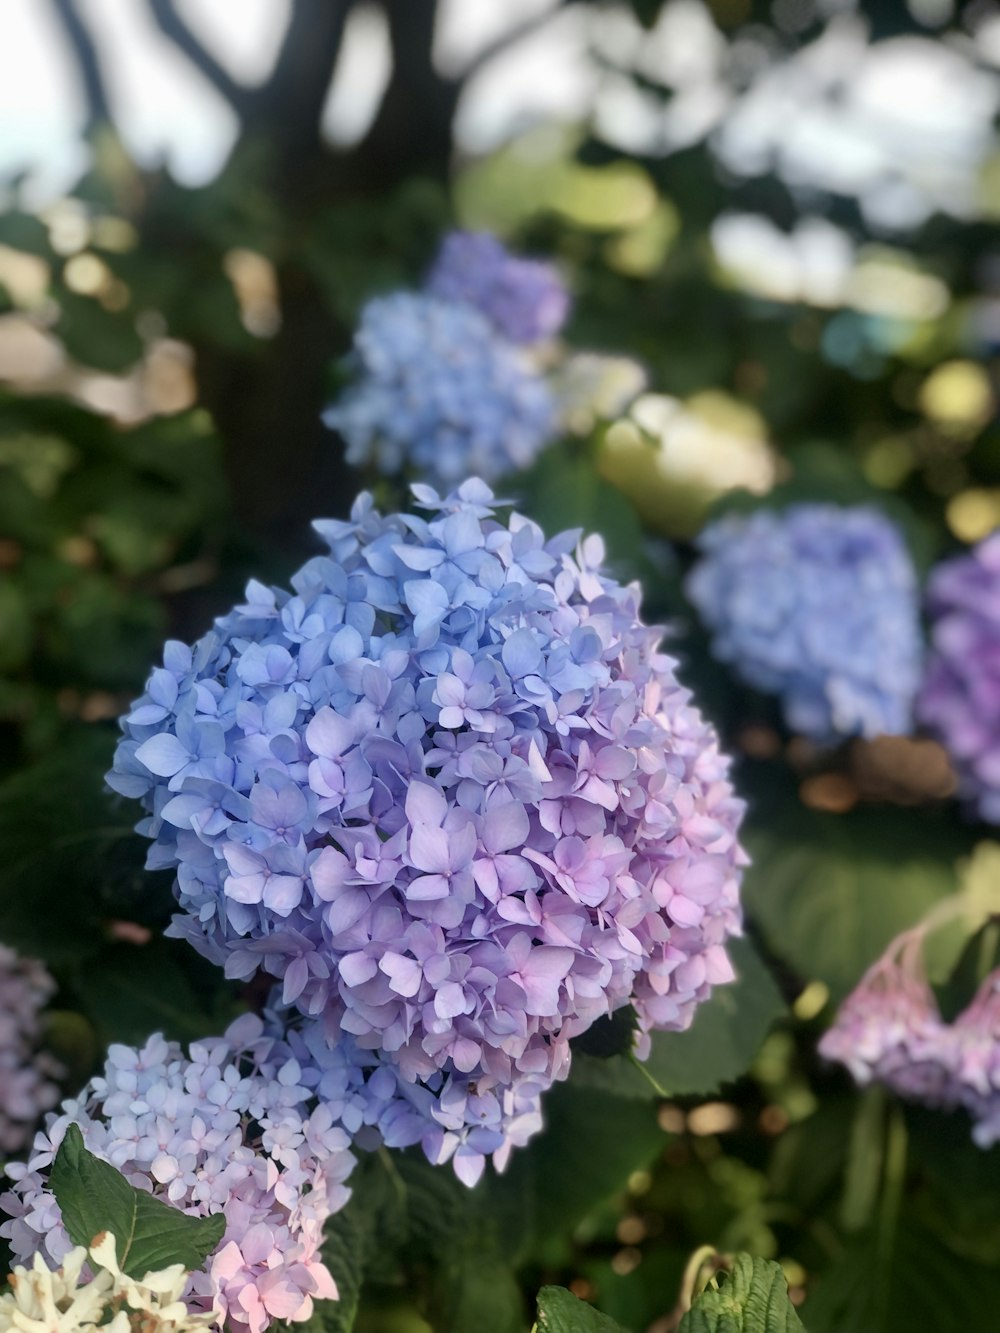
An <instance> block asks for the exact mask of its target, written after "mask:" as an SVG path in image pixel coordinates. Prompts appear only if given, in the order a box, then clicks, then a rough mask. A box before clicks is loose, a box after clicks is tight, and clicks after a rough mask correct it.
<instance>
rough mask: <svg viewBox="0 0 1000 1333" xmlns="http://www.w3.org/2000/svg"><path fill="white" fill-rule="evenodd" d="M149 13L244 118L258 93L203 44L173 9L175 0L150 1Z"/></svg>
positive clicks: (163, 32) (174, 43)
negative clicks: (235, 77)
mask: <svg viewBox="0 0 1000 1333" xmlns="http://www.w3.org/2000/svg"><path fill="white" fill-rule="evenodd" d="M149 8H150V12H151V13H152V16H153V18H154V20H155V21H156V26H157V27H158V28H159V30H160V32H161V33H162V34H163V36H164V37H166V38H167V40H168V41H170V42H172V43H173V45H174V46H176V47H177V49H178V51H180V52H181V53H182V54H183V55H185V56H186V57H187V59H188V60H189V61H190V62H191V64H192V65H194V67H195V69H196V70H198V72H199V73H200V74H202V75H204V77H205V78H206V79H207V80H208V81H209V83H210V84H211V85H212V87H213V88H214V89H215V90H216V92H218V93H220V94H221V95H222V96H223V97H224V98H225V99H226V101H227V102H228V103H229V105H230V106H231V107H232V108H233V110H234V111H235V112H236V114H237V115H238V116H239V117H240V118H241V119H245V118H246V117H247V115H248V114H249V113H250V111H251V109H252V107H253V103H254V100H255V98H256V95H257V90H256V89H255V88H247V87H246V85H245V84H242V83H238V82H237V81H236V80H235V79H234V78H233V76H232V75H231V74H230V73H229V71H228V70H227V69H225V68H224V66H223V65H221V64H220V63H219V61H218V60H216V58H215V56H213V55H212V53H211V52H210V51H209V50H208V49H207V48H206V47H204V46H203V45H202V44H201V42H200V41H199V39H198V38H197V37H196V36H195V34H194V33H193V32H192V30H191V29H190V28H189V27H188V25H187V23H186V22H185V21H184V19H183V18H181V16H180V14H178V12H177V10H176V9H175V8H174V0H149Z"/></svg>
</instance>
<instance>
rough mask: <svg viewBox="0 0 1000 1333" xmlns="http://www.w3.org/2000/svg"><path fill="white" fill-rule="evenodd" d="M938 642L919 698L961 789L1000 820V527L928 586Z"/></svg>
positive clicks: (925, 719)
mask: <svg viewBox="0 0 1000 1333" xmlns="http://www.w3.org/2000/svg"><path fill="white" fill-rule="evenodd" d="M927 602H928V610H929V612H930V617H931V625H932V628H931V643H932V650H931V653H930V658H929V661H928V664H927V674H926V677H925V679H924V683H923V686H922V688H921V692H920V697H919V699H918V702H917V713H918V716H919V718H920V720H921V721H922V722H924V723H926V724H927V726H928V727H930V728H931V729H932V730H933V731H934V732H935V733H936V734H937V735H938V737H939V738H940V739H941V741H942V743H943V744H944V745H945V747H946V749H947V750H948V753H949V755H950V756H951V759H952V761H953V762H954V764H955V768H956V770H957V773H958V780H959V790H960V792H961V793H962V794H963V795H964V796H965V797H966V798H967V799H968V800H969V801H970V802H971V803H972V804H973V805H974V806H975V808H976V810H977V811H978V813H979V815H980V817H981V818H983V819H985V820H988V821H989V822H990V823H994V824H998V823H1000V532H996V533H994V534H993V535H992V536H991V537H988V538H987V539H986V540H985V541H983V542H980V543H979V545H978V546H977V547H976V548H975V549H974V550H973V551H970V552H969V554H967V555H963V556H959V557H957V558H956V559H954V560H946V561H945V562H944V563H943V564H941V565H939V566H938V567H937V569H935V571H934V572H933V574H932V575H931V580H930V585H929V588H928V597H927Z"/></svg>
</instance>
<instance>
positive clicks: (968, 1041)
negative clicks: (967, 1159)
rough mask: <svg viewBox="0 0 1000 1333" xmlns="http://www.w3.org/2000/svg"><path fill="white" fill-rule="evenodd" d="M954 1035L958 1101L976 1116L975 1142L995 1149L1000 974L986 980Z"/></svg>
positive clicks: (999, 1106)
mask: <svg viewBox="0 0 1000 1333" xmlns="http://www.w3.org/2000/svg"><path fill="white" fill-rule="evenodd" d="M950 1033H951V1039H950V1042H949V1053H950V1066H951V1075H952V1087H953V1090H954V1100H955V1101H958V1102H961V1104H962V1105H963V1106H964V1107H965V1108H966V1110H967V1111H968V1112H969V1114H970V1115H971V1116H972V1119H973V1127H972V1138H973V1142H974V1143H976V1144H978V1146H979V1147H980V1148H991V1147H992V1146H993V1144H994V1143H996V1142H997V1141H998V1140H1000V971H995V972H991V973H990V974H989V976H988V977H986V979H985V980H984V981H983V983H982V985H981V986H980V987H979V990H978V992H977V993H976V995H975V997H974V998H973V1000H972V1003H971V1004H970V1005H969V1006H968V1007H967V1008H966V1009H964V1010H963V1011H962V1013H960V1014H959V1015H958V1017H957V1018H956V1019H955V1021H954V1023H952V1025H951V1030H950Z"/></svg>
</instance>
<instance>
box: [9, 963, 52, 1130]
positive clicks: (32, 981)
mask: <svg viewBox="0 0 1000 1333" xmlns="http://www.w3.org/2000/svg"><path fill="white" fill-rule="evenodd" d="M55 989H56V984H55V982H54V981H53V980H52V978H51V977H50V976H49V974H48V972H47V971H46V970H45V968H44V967H43V966H42V964H41V963H39V962H37V961H36V960H35V959H33V958H21V957H19V956H18V955H17V954H16V953H15V952H14V950H13V949H8V948H7V947H6V946H5V945H3V944H0V1153H10V1152H17V1151H18V1149H20V1148H22V1147H23V1146H24V1144H25V1143H26V1142H27V1141H28V1139H29V1138H30V1137H31V1134H32V1131H33V1130H34V1128H35V1125H36V1124H37V1122H38V1120H39V1118H40V1116H41V1115H42V1112H43V1111H47V1110H48V1109H49V1107H51V1106H53V1105H55V1102H56V1099H57V1097H58V1096H59V1090H58V1088H57V1087H56V1085H55V1083H54V1082H53V1081H52V1080H53V1079H54V1078H55V1077H58V1075H59V1073H60V1070H59V1066H58V1064H57V1063H56V1062H55V1061H54V1060H53V1059H52V1057H51V1056H49V1055H47V1054H46V1053H45V1052H44V1051H39V1050H38V1044H39V1039H40V1037H41V1027H42V1012H43V1010H44V1008H45V1005H46V1004H47V1003H48V1001H49V1000H50V999H51V997H52V995H53V994H54V993H55Z"/></svg>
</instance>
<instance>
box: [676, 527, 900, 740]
mask: <svg viewBox="0 0 1000 1333" xmlns="http://www.w3.org/2000/svg"><path fill="white" fill-rule="evenodd" d="M698 546H699V548H700V550H701V552H702V557H701V559H700V560H699V562H698V563H697V564H696V565H695V567H694V569H693V570H692V572H691V574H690V576H689V578H688V584H687V591H688V594H689V596H690V598H691V600H692V601H693V602H694V604H695V606H696V607H697V609H698V612H699V614H700V615H701V618H702V620H703V621H704V622H705V624H706V625H707V626H708V628H709V630H710V631H711V633H712V650H713V652H714V653H715V655H716V657H718V658H719V659H720V660H721V661H723V662H728V663H730V664H732V666H733V668H734V669H735V670H736V671H737V672H738V673H739V674H740V675H741V676H742V677H743V678H744V679H745V680H746V681H748V682H749V683H750V684H751V685H753V686H755V687H756V688H757V689H761V690H765V691H768V692H770V693H773V694H778V695H780V696H781V700H782V705H783V708H784V712H785V717H786V719H787V721H788V724H789V726H790V727H792V728H794V729H795V730H796V731H800V732H802V733H803V734H805V735H807V736H813V737H815V738H816V739H819V740H828V739H831V738H832V737H833V736H835V735H855V734H860V735H862V736H867V737H871V736H877V735H879V734H880V733H886V734H894V733H899V732H906V731H908V730H909V728H910V723H911V708H912V703H913V697H914V694H915V693H916V689H917V685H918V682H919V678H920V665H921V641H920V626H919V619H918V609H917V585H916V577H915V574H914V571H913V566H912V564H911V562H910V558H909V555H908V554H907V551H906V548H905V546H904V544H903V541H902V538H901V537H900V535H899V532H898V531H897V529H896V527H895V525H894V524H893V523H892V522H890V520H889V519H887V518H886V517H885V516H884V515H882V514H881V513H879V512H878V511H877V510H875V509H869V508H865V507H856V508H852V509H842V508H840V507H838V506H836V505H829V504H797V505H792V506H790V507H789V508H788V509H786V510H784V511H783V512H781V513H777V512H775V511H773V510H766V509H760V510H757V511H755V512H754V513H752V514H749V515H735V514H734V515H729V516H727V517H725V518H722V519H719V520H718V521H717V522H715V523H712V524H711V525H710V526H709V527H708V528H706V529H705V531H704V532H703V533H702V535H701V537H700V538H699V539H698Z"/></svg>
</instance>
